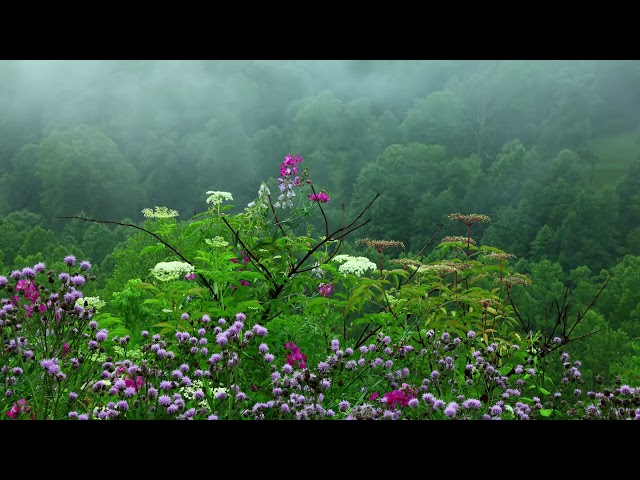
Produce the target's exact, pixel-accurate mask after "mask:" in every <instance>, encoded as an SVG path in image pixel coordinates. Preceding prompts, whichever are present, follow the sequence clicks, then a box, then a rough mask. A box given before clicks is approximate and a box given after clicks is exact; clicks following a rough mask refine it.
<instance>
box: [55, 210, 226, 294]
mask: <svg viewBox="0 0 640 480" xmlns="http://www.w3.org/2000/svg"><path fill="white" fill-rule="evenodd" d="M55 218H64V219H69V218H71V219H75V220H83V221H85V222H95V223H109V224H113V225H120V226H121V227H132V228H137V229H138V230H141V231H143V232H144V233H146V234H148V235H151V236H152V237H154V238H155V239H156V240H158V241H159V242H160V243H162V244H163V245H164V246H165V247H167V248H168V249H169V250H171V251H172V252H173V253H175V254H176V255H177V256H178V257H180V258H181V259H182V260H184V261H185V262H186V263H188V264H189V265H193V262H191V261H189V260H188V259H187V258H185V257H184V255H182V254H181V253H180V252H179V251H178V250H176V249H175V248H174V247H172V246H171V245H169V244H168V243H167V242H165V241H164V240H163V239H162V238H160V237H159V236H158V235H156V234H155V233H153V232H150V231H149V230H147V229H145V228H142V227H140V226H138V225H134V224H133V223H122V222H114V221H112V220H96V219H94V218H84V217H78V216H75V215H72V216H65V217H55ZM198 276H199V277H200V279H201V280H202V282H203V283H204V284H205V285H206V287H207V288H208V289H209V291H210V292H211V295H213V298H214V299H215V300H218V295H216V293H215V292H214V290H213V288H212V287H211V285H210V284H209V282H208V281H207V279H206V278H205V277H204V276H203V275H201V274H198Z"/></svg>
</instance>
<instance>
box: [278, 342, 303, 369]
mask: <svg viewBox="0 0 640 480" xmlns="http://www.w3.org/2000/svg"><path fill="white" fill-rule="evenodd" d="M284 348H285V350H289V351H290V352H291V353H287V363H288V364H289V365H291V366H292V367H296V368H307V356H306V355H305V354H304V353H302V352H301V351H300V347H298V346H297V345H296V344H295V343H294V342H287V343H285V344H284ZM296 363H297V365H296Z"/></svg>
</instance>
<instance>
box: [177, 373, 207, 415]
mask: <svg viewBox="0 0 640 480" xmlns="http://www.w3.org/2000/svg"><path fill="white" fill-rule="evenodd" d="M196 390H204V385H203V384H202V381H201V380H193V382H191V385H190V386H188V387H182V388H181V389H180V393H181V394H182V395H184V398H186V399H187V400H189V401H190V400H193V399H194V398H195V397H194V395H193V394H194V392H195V391H196ZM214 395H215V393H214ZM198 405H200V406H201V407H204V408H207V407H208V406H209V404H208V403H207V399H206V398H204V399H202V400H201V401H200V403H199V404H198Z"/></svg>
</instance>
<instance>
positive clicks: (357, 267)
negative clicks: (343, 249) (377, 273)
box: [333, 255, 377, 277]
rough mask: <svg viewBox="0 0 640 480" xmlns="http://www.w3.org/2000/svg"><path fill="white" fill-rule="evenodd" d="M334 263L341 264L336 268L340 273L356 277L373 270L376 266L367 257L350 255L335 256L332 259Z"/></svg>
mask: <svg viewBox="0 0 640 480" xmlns="http://www.w3.org/2000/svg"><path fill="white" fill-rule="evenodd" d="M333 260H334V261H336V262H341V263H342V265H340V266H339V267H338V270H339V271H340V272H341V273H345V274H346V273H352V274H354V275H355V276H356V277H359V276H361V275H362V274H363V273H364V272H366V271H367V270H375V269H376V268H377V267H376V264H375V263H373V262H372V261H371V260H369V259H368V258H367V257H352V256H351V255H336V256H335V257H333Z"/></svg>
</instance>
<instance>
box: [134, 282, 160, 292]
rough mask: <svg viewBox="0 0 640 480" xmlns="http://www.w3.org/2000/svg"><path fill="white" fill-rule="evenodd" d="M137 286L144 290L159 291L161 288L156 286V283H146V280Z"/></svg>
mask: <svg viewBox="0 0 640 480" xmlns="http://www.w3.org/2000/svg"><path fill="white" fill-rule="evenodd" d="M136 287H137V288H141V289H143V290H154V291H156V292H159V291H160V289H158V287H156V286H155V285H152V284H150V283H146V282H140V283H137V284H136Z"/></svg>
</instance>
